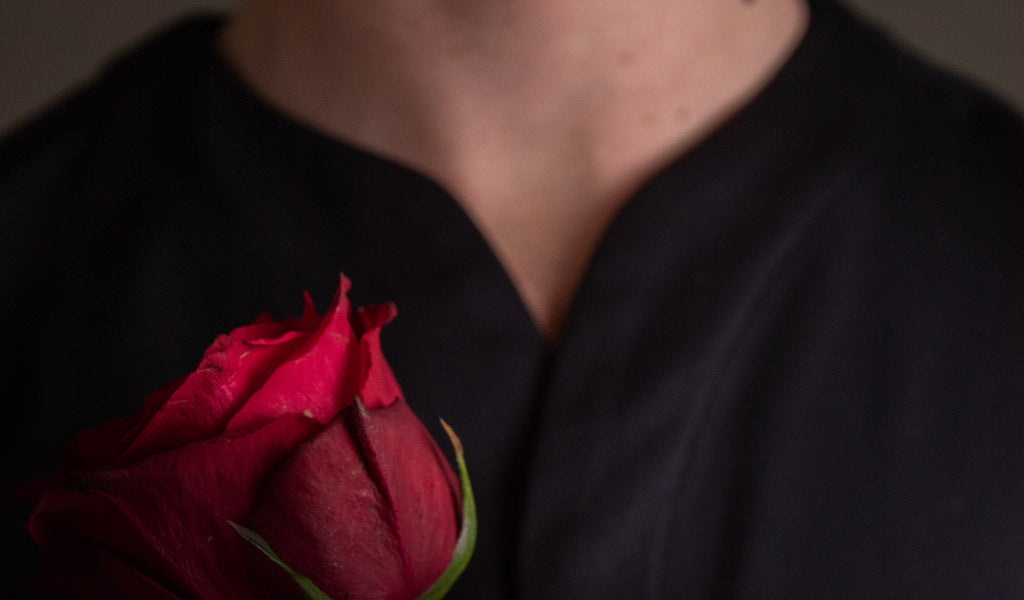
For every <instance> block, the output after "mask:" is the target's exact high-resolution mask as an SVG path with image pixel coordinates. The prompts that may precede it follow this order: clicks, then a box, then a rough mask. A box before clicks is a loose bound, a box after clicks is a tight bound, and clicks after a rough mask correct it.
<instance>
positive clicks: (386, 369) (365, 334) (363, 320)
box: [352, 304, 402, 410]
mask: <svg viewBox="0 0 1024 600" xmlns="http://www.w3.org/2000/svg"><path fill="white" fill-rule="evenodd" d="M397 313H398V310H397V309H396V308H395V305H394V304H381V305H377V306H365V307H360V308H358V309H356V311H355V312H354V314H353V319H352V321H353V326H354V327H355V328H356V331H357V332H359V334H360V339H359V349H360V352H361V353H362V368H363V372H362V376H363V385H362V388H361V389H360V391H359V398H360V400H362V402H363V405H364V406H366V408H368V409H370V410H376V409H378V408H384V407H386V406H390V405H391V404H392V403H394V402H395V401H396V400H398V399H399V398H402V390H401V389H400V388H399V386H398V381H397V380H396V379H395V375H394V373H392V372H391V367H390V366H389V365H388V361H387V360H386V359H385V358H384V352H383V351H382V350H381V346H380V330H381V327H383V326H384V325H386V324H388V323H389V322H391V319H393V318H395V315H396V314H397Z"/></svg>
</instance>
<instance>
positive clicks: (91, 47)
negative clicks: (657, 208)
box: [0, 0, 1024, 132]
mask: <svg viewBox="0 0 1024 600" xmlns="http://www.w3.org/2000/svg"><path fill="white" fill-rule="evenodd" d="M844 1H845V2H846V3H847V4H850V5H852V6H854V7H855V8H856V9H857V10H859V11H860V12H862V13H863V14H865V15H868V16H869V17H871V18H872V19H874V20H877V21H878V22H880V23H881V24H882V25H883V27H885V28H886V29H888V30H890V31H892V32H893V33H894V34H896V35H897V36H898V37H900V38H902V39H903V40H905V41H906V43H907V44H908V45H910V46H912V47H914V48H916V49H917V50H919V51H920V52H921V53H922V54H923V55H925V56H927V57H929V58H931V59H932V60H933V61H934V62H937V63H940V64H942V65H945V66H947V67H949V68H951V69H953V70H954V71H957V72H959V73H962V74H964V75H966V76H967V77H969V78H971V79H973V80H975V81H977V82H979V83H981V84H982V85H984V86H985V87H987V88H988V89H990V90H992V91H994V92H995V93H996V94H997V95H999V96H1001V97H1002V98H1004V99H1005V100H1007V101H1008V102H1011V103H1013V104H1014V105H1016V107H1017V108H1018V110H1019V111H1020V112H1022V113H1024V0H977V1H965V0H844ZM239 3H240V0H0V132H2V131H4V130H6V129H8V128H9V127H11V126H13V125H14V124H16V123H17V122H19V121H21V120H24V119H26V118H28V117H30V116H31V115H32V114H34V113H35V112H36V111H38V110H40V109H41V108H42V107H44V106H46V105H47V104H49V103H50V102H51V101H53V100H54V99H56V98H57V97H59V96H60V95H61V94H62V93H64V92H66V91H67V90H68V89H69V88H71V87H73V86H74V85H75V84H76V83H78V82H81V81H82V80H84V79H85V78H87V77H89V76H90V75H91V74H93V73H95V72H96V69H97V68H98V67H99V66H100V65H102V64H103V63H104V62H105V60H106V59H108V58H109V57H110V56H112V55H113V54H115V53H117V52H118V51H119V50H121V49H123V48H124V47H125V46H126V45H129V44H131V43H132V42H133V41H136V40H138V39H139V38H140V37H142V36H145V35H146V34H148V33H151V32H152V31H154V30H155V29H157V28H159V27H161V26H162V25H164V24H166V23H167V22H168V21H170V20H173V19H174V18H176V17H178V16H181V15H183V14H185V13H188V12H193V11H197V10H199V11H202V10H206V11H211V10H212V11H225V10H230V9H231V8H232V7H234V6H237V5H238V4H239Z"/></svg>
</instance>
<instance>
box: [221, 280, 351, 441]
mask: <svg viewBox="0 0 1024 600" xmlns="http://www.w3.org/2000/svg"><path fill="white" fill-rule="evenodd" d="M349 287H350V284H349V281H348V279H346V278H345V277H344V276H342V278H341V283H340V285H339V287H338V291H337V292H336V293H335V295H334V299H333V300H332V301H331V305H330V307H329V308H328V309H327V313H326V314H325V315H324V318H323V320H321V321H320V324H319V326H318V327H317V328H316V330H315V331H314V332H313V333H312V334H311V335H310V336H309V337H307V338H304V340H303V345H302V347H301V348H298V349H296V350H295V352H294V353H293V354H292V355H291V356H290V357H289V358H288V360H287V362H283V364H281V366H280V367H279V368H278V369H277V370H275V371H274V373H273V374H272V375H271V376H270V377H269V378H268V379H267V381H266V382H265V383H264V384H263V386H262V387H261V388H260V389H259V390H258V391H256V392H255V393H253V394H252V397H251V398H249V399H248V400H247V401H246V403H245V406H244V407H243V408H242V409H241V410H239V411H238V412H237V413H236V414H235V415H234V416H233V417H232V418H231V420H230V421H229V423H228V425H227V428H228V430H229V431H230V430H232V429H235V428H245V427H251V426H253V425H255V424H258V423H262V422H264V421H268V420H271V419H275V418H277V417H279V416H281V415H289V414H305V415H306V416H311V417H313V418H314V419H316V420H318V421H320V422H321V423H327V422H328V421H330V420H331V419H332V418H333V417H334V415H335V414H337V412H338V411H339V410H341V409H343V408H345V407H346V406H348V405H349V404H351V402H352V400H353V399H354V398H355V396H356V394H357V393H359V389H360V384H361V383H362V381H361V379H362V378H361V377H360V373H361V367H360V365H361V362H362V357H361V356H360V352H359V340H358V337H357V336H356V333H355V331H354V330H353V329H352V325H351V324H350V322H349V310H350V309H349V301H348V296H347V294H348V290H349Z"/></svg>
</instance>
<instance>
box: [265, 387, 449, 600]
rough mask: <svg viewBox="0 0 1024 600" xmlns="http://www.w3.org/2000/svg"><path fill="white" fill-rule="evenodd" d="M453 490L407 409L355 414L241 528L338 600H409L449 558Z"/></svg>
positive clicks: (322, 436)
mask: <svg viewBox="0 0 1024 600" xmlns="http://www.w3.org/2000/svg"><path fill="white" fill-rule="evenodd" d="M457 490H458V488H457V484H456V480H455V475H454V473H452V471H451V468H450V467H449V466H448V463H447V461H446V460H445V459H444V457H443V455H442V453H441V451H440V450H439V449H438V448H437V445H436V444H435V443H434V441H433V439H432V438H431V437H430V435H429V434H428V433H427V431H426V429H425V428H424V427H423V424H422V423H420V421H419V420H418V419H417V418H416V416H415V415H414V414H413V413H412V411H410V410H409V409H408V407H407V406H406V404H405V403H404V402H396V403H395V404H393V405H392V406H390V407H388V408H385V409H381V410H377V411H369V412H366V411H363V412H360V410H359V408H357V407H356V406H352V407H350V408H348V409H346V410H345V411H344V413H343V414H342V415H339V418H337V419H335V420H334V421H332V422H331V423H329V424H328V425H327V426H326V427H325V428H324V430H323V431H322V432H320V433H319V434H318V435H317V436H316V437H315V438H314V439H312V440H310V441H308V442H306V443H305V444H303V445H302V446H301V447H300V448H298V449H297V450H296V452H295V454H293V455H292V457H290V458H289V459H288V461H286V462H285V463H284V464H283V465H282V466H281V468H280V469H279V471H278V472H277V473H276V474H275V475H274V477H273V479H272V480H271V481H270V482H269V485H268V486H267V487H266V491H265V494H264V495H263V496H262V497H261V498H260V500H259V501H258V503H257V505H256V506H255V507H254V509H253V512H252V513H250V515H249V516H248V517H247V518H246V523H245V524H246V526H248V527H250V528H251V529H253V530H254V531H257V532H259V533H260V535H262V536H263V537H264V538H265V539H266V540H267V541H268V543H269V544H270V546H271V547H272V548H273V549H274V550H275V552H277V554H278V555H279V556H280V557H281V559H282V560H283V561H284V562H285V563H286V564H289V565H292V566H294V567H295V568H296V569H298V570H299V571H300V572H302V573H303V574H304V575H306V576H307V577H309V578H310V579H311V580H312V581H313V582H314V583H315V584H316V585H317V586H319V587H320V589H322V590H323V591H324V592H326V593H327V594H328V595H330V596H331V597H333V598H344V597H346V596H351V597H352V598H359V599H360V600H369V599H399V598H413V597H415V596H416V595H418V594H419V593H420V592H422V591H423V590H425V589H426V588H427V587H429V586H430V584H432V583H433V581H434V579H436V578H437V576H438V575H440V573H441V572H442V571H443V570H444V569H445V567H446V566H447V564H448V562H449V560H450V558H451V553H452V548H453V547H454V545H455V539H456V536H457V534H458V520H457V512H458V491H457Z"/></svg>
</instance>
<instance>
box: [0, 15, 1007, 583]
mask: <svg viewBox="0 0 1024 600" xmlns="http://www.w3.org/2000/svg"><path fill="white" fill-rule="evenodd" d="M220 23H221V22H220V21H219V20H217V19H196V20H192V21H189V22H186V23H183V24H180V25H179V26H176V27H174V28H173V29H171V30H169V31H167V32H166V33H164V34H163V35H161V36H159V37H158V38H156V39H154V40H152V41H151V42H149V43H148V44H146V45H145V46H144V47H142V48H139V49H137V50H135V51H134V52H132V53H131V54H129V55H128V56H126V57H125V58H123V59H122V60H120V61H118V62H117V63H116V64H114V65H112V67H111V68H110V69H109V70H108V71H107V72H106V73H105V74H104V75H103V77H102V78H100V79H99V80H98V81H97V82H95V83H94V84H93V85H91V86H90V87H88V88H87V89H85V90H83V91H81V92H79V93H77V94H76V95H74V96H73V97H71V98H70V99H68V100H67V101H65V102H64V103H62V104H61V105H60V106H59V107H57V108H55V109H54V110H52V111H51V112H50V113H49V114H47V115H45V116H43V117H42V118H41V119H39V120H37V121H36V122H34V123H32V124H30V125H29V126H27V127H25V128H22V129H21V130H19V131H17V132H15V133H14V134H13V135H11V136H9V137H8V139H7V140H6V141H4V142H3V144H2V145H0V245H2V253H0V261H2V262H0V264H2V270H0V286H2V287H0V289H2V291H3V292H2V294H0V307H2V310H0V319H2V328H0V331H2V332H3V335H4V340H5V346H6V350H5V357H4V359H3V361H2V365H3V366H2V369H3V379H2V381H3V382H4V385H5V391H6V394H5V400H4V402H5V412H6V418H5V420H4V435H3V442H2V443H3V464H4V485H5V487H9V486H11V485H13V484H14V483H16V482H19V481H25V480H29V479H33V478H36V477H40V476H43V475H45V474H46V473H48V472H49V471H50V470H52V469H53V468H54V467H55V464H56V459H57V457H58V455H59V452H60V449H61V447H62V445H63V443H64V442H65V441H66V440H67V439H68V438H69V437H70V436H71V435H72V434H73V433H75V432H76V431H78V430H80V429H82V428H84V427H87V426H91V425H94V424H97V423H99V422H101V421H103V420H106V419H109V418H113V417H117V416H122V415H126V414H129V413H131V412H134V410H135V409H136V407H137V406H138V404H139V402H140V401H141V399H142V398H143V397H144V396H145V395H147V394H148V393H150V392H152V391H153V390H154V389H156V388H157V387H158V386H159V385H160V384H161V383H163V382H165V381H167V380H170V379H172V378H174V377H176V376H178V375H180V374H182V373H185V372H188V371H190V370H191V369H192V368H193V367H194V366H195V365H196V364H197V362H198V360H199V357H200V355H201V353H202V351H203V349H205V348H206V346H207V345H208V344H209V343H210V342H212V340H213V338H214V336H215V335H216V334H218V333H221V332H224V331H227V330H228V329H231V328H233V327H235V326H238V325H241V324H244V323H247V322H249V321H250V320H251V319H252V318H253V317H255V316H256V315H257V314H259V313H260V312H263V311H265V310H270V311H272V312H273V313H274V314H275V315H277V316H278V317H283V316H285V315H287V314H297V313H298V312H300V311H301V292H302V290H304V289H308V290H310V292H311V293H312V295H313V297H314V299H315V300H316V301H317V302H318V304H319V306H320V308H321V310H322V309H323V308H324V306H325V305H326V303H327V301H328V300H329V299H330V295H331V293H332V292H333V288H334V286H335V285H336V283H337V276H338V273H339V272H344V273H346V274H347V275H348V276H349V277H350V278H351V279H352V280H353V282H354V287H353V291H352V297H353V300H354V302H355V303H357V304H362V303H367V302H376V301H384V300H393V301H395V302H396V303H397V304H398V307H399V316H398V318H397V319H396V320H395V322H394V323H392V324H391V325H389V326H388V327H387V328H386V329H385V331H384V334H383V339H384V348H385V352H386V354H387V356H388V358H389V360H390V361H391V363H392V366H393V368H394V371H395V372H396V375H397V377H398V379H399V382H400V383H401V384H402V386H403V389H404V391H405V393H406V396H407V397H408V399H409V403H410V405H411V406H412V407H413V408H414V410H416V412H417V413H418V414H420V416H421V417H422V418H423V419H424V420H425V421H426V422H428V423H433V422H435V421H436V417H438V416H443V417H444V418H445V419H446V420H448V421H449V422H451V423H452V424H453V425H454V426H455V428H456V429H457V430H458V431H459V432H460V435H461V436H462V438H463V441H464V443H465V445H466V447H467V452H468V459H469V462H470V468H471V471H472V475H473V480H474V487H475V489H476V493H477V499H478V506H479V511H480V541H479V545H478V550H477V553H476V555H475V557H474V559H473V562H472V563H471V566H470V568H469V570H468V571H467V573H466V574H465V575H464V577H463V580H461V581H460V582H459V584H458V585H457V587H456V589H455V591H454V592H453V595H452V597H453V598H455V597H458V598H505V597H509V598H510V597H518V596H521V597H529V598H551V599H555V598H558V599H562V598H616V599H619V598H652V599H653V598H766V597H770V598H865V599H868V598H870V599H874V598H951V599H952V598H956V599H962V598H1019V597H1024V368H1022V367H1024V248H1022V240H1024V126H1022V123H1021V121H1020V120H1019V119H1018V118H1017V117H1016V116H1015V115H1013V114H1012V113H1011V112H1010V111H1008V110H1007V109H1005V108H1003V107H1002V106H1001V105H999V104H998V103H997V102H994V101H993V100H992V99H991V98H989V97H988V96H987V95H985V94H983V93H981V92H978V91H976V90H974V89H972V88H970V87H968V86H965V85H963V84H961V83H959V82H956V81H954V80H952V79H950V78H948V77H946V76H945V75H942V74H939V73H937V72H935V71H933V70H931V69H929V68H927V67H925V66H922V65H920V64H918V63H917V62H916V61H915V60H914V59H913V58H911V57H909V56H907V55H906V54H905V53H903V52H902V51H900V50H898V49H896V48H894V47H893V46H892V45H891V44H890V43H889V42H888V41H887V40H886V39H884V38H883V37H882V36H880V35H878V34H876V33H874V32H872V31H871V30H870V29H868V28H867V27H865V26H864V25H862V24H861V23H859V22H857V21H856V20H855V19H853V18H852V17H851V16H849V15H848V14H846V13H845V12H844V11H843V10H842V9H840V8H838V7H836V6H834V5H833V4H831V3H828V2H821V1H819V2H814V3H813V5H812V22H811V26H810V30H809V31H808V33H807V35H806V37H805V39H804V40H803V42H802V44H801V45H800V47H799V48H798V49H797V50H796V52H795V54H794V55H793V56H792V57H791V59H790V60H789V61H788V63H787V64H786V65H785V67H784V68H783V69H782V71H781V72H780V73H779V74H778V75H777V76H776V77H775V78H774V80H773V81H772V82H771V83H770V84H769V85H768V86H767V88H766V89H765V90H763V92H762V93H761V94H760V95H759V96H758V97H757V98H756V99H755V100H754V101H752V102H751V103H750V104H749V105H748V106H747V107H745V108H744V109H743V110H742V111H740V112H739V113H738V114H737V115H736V116H735V117H734V118H732V119H731V120H730V121H729V122H728V123H726V124H725V125H723V126H722V127H720V128H719V129H718V130H716V131H715V132H714V133H713V134H711V135H710V136H709V137H708V138H707V139H706V140H705V141H704V142H703V143H702V144H701V145H699V146H698V147H697V148H696V149H694V150H692V151H690V152H688V153H687V154H686V155H684V156H681V157H679V158H678V159H677V160H675V161H673V162H672V163H671V164H670V165H668V166H667V167H665V168H664V169H663V170H661V171H660V172H659V173H657V174H656V175H655V176H653V177H652V178H651V179H650V180H649V181H647V182H646V183H645V184H644V185H643V186H642V187H641V188H640V189H639V190H637V192H636V193H635V195H634V196H633V197H632V198H631V200H630V201H629V203H628V204H627V205H626V206H625V208H624V209H623V210H622V212H621V213H620V214H619V215H618V217H617V218H616V219H615V221H614V222H613V223H612V224H611V226H610V227H609V229H608V230H607V232H606V234H605V236H604V238H603V240H602V241H601V243H600V245H599V247H598V249H597V251H596V254H595V255H594V257H593V260H592V262H591V264H590V266H589V269H588V271H587V273H586V275H585V278H584V280H583V282H582V284H581V286H580V289H579V292H578V295H577V297H576V298H575V301H574V304H573V305H572V308H571V312H570V314H569V317H568V321H567V324H566V327H565V330H564V336H563V340H562V341H561V343H560V344H559V345H558V346H557V348H553V347H550V346H549V345H548V344H546V343H545V341H544V339H543V338H542V336H541V335H540V334H539V333H538V332H537V331H536V329H535V328H534V326H533V324H532V322H531V320H530V318H529V316H528V314H527V312H526V310H525V309H524V307H523V305H522V303H521V301H520V299H519V297H518V296H517V294H516V291H515V289H514V287H513V286H512V284H511V283H510V281H509V279H508V278H507V276H506V274H505V273H504V271H503V270H502V268H501V265H500V264H499V262H498V261H497V259H496V258H495V256H494V254H493V253H492V251H491V250H490V249H489V248H488V246H487V244H486V242H485V241H484V239H483V238H482V237H481V235H480V234H479V232H478V231H477V230H476V229H475V228H474V226H473V224H472V223H471V222H470V220H469V219H468V218H467V216H466V215H465V214H464V213H463V212H462V211H461V209H460V208H459V206H458V204H457V203H456V202H455V201H454V200H453V199H452V198H451V197H450V195H449V194H448V193H447V192H446V191H445V190H444V189H442V188H441V187H439V186H438V185H436V184H435V183H434V182H432V181H430V180H429V179H427V178H425V177H424V176H422V175H421V174H418V173H416V172H414V171H412V170H410V169H408V168H406V167H404V166H402V165H399V164H395V163H393V162H391V161H389V160H386V159H384V158H381V157H379V156H375V155H373V154H370V153H367V152H365V151H363V150H360V149H359V148H355V147H352V146H350V145H346V144H345V143H341V142H339V141H336V140H332V139H329V138H327V137H324V136H322V135H320V134H318V133H317V132H315V131H312V130H309V129H307V128H305V127H304V126H302V125H300V124H298V123H295V122H293V121H290V120H288V119H287V118H285V117H283V116H281V115H280V114H278V113H277V112H275V111H274V110H273V109H272V108H270V107H268V106H267V105H265V104H264V103H262V102H261V101H260V100H259V99H258V98H256V97H255V96H254V95H253V94H252V93H251V92H250V91H249V90H248V89H247V88H246V87H245V86H244V85H243V84H241V83H240V82H239V81H238V80H237V79H236V77H235V76H234V75H233V73H232V72H231V71H230V69H228V68H227V67H226V66H225V65H224V64H223V63H222V62H221V60H220V59H219V58H218V57H217V56H216V53H215V52H214V51H213V49H212V47H211V40H212V38H213V36H214V35H215V33H216V31H217V29H218V28H219V26H220ZM26 514H27V507H21V506H18V505H17V504H16V503H14V502H7V501H5V504H4V525H3V527H4V529H3V535H4V540H3V543H4V557H3V561H4V565H5V570H6V572H5V575H6V581H8V582H13V581H17V580H20V579H23V578H24V577H25V575H26V573H27V572H28V565H30V564H31V551H30V548H31V544H30V542H29V541H28V537H27V535H26V534H25V533H24V532H23V531H21V523H22V522H23V520H24V518H25V515H26ZM8 585H13V584H12V583H9V584H8Z"/></svg>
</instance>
